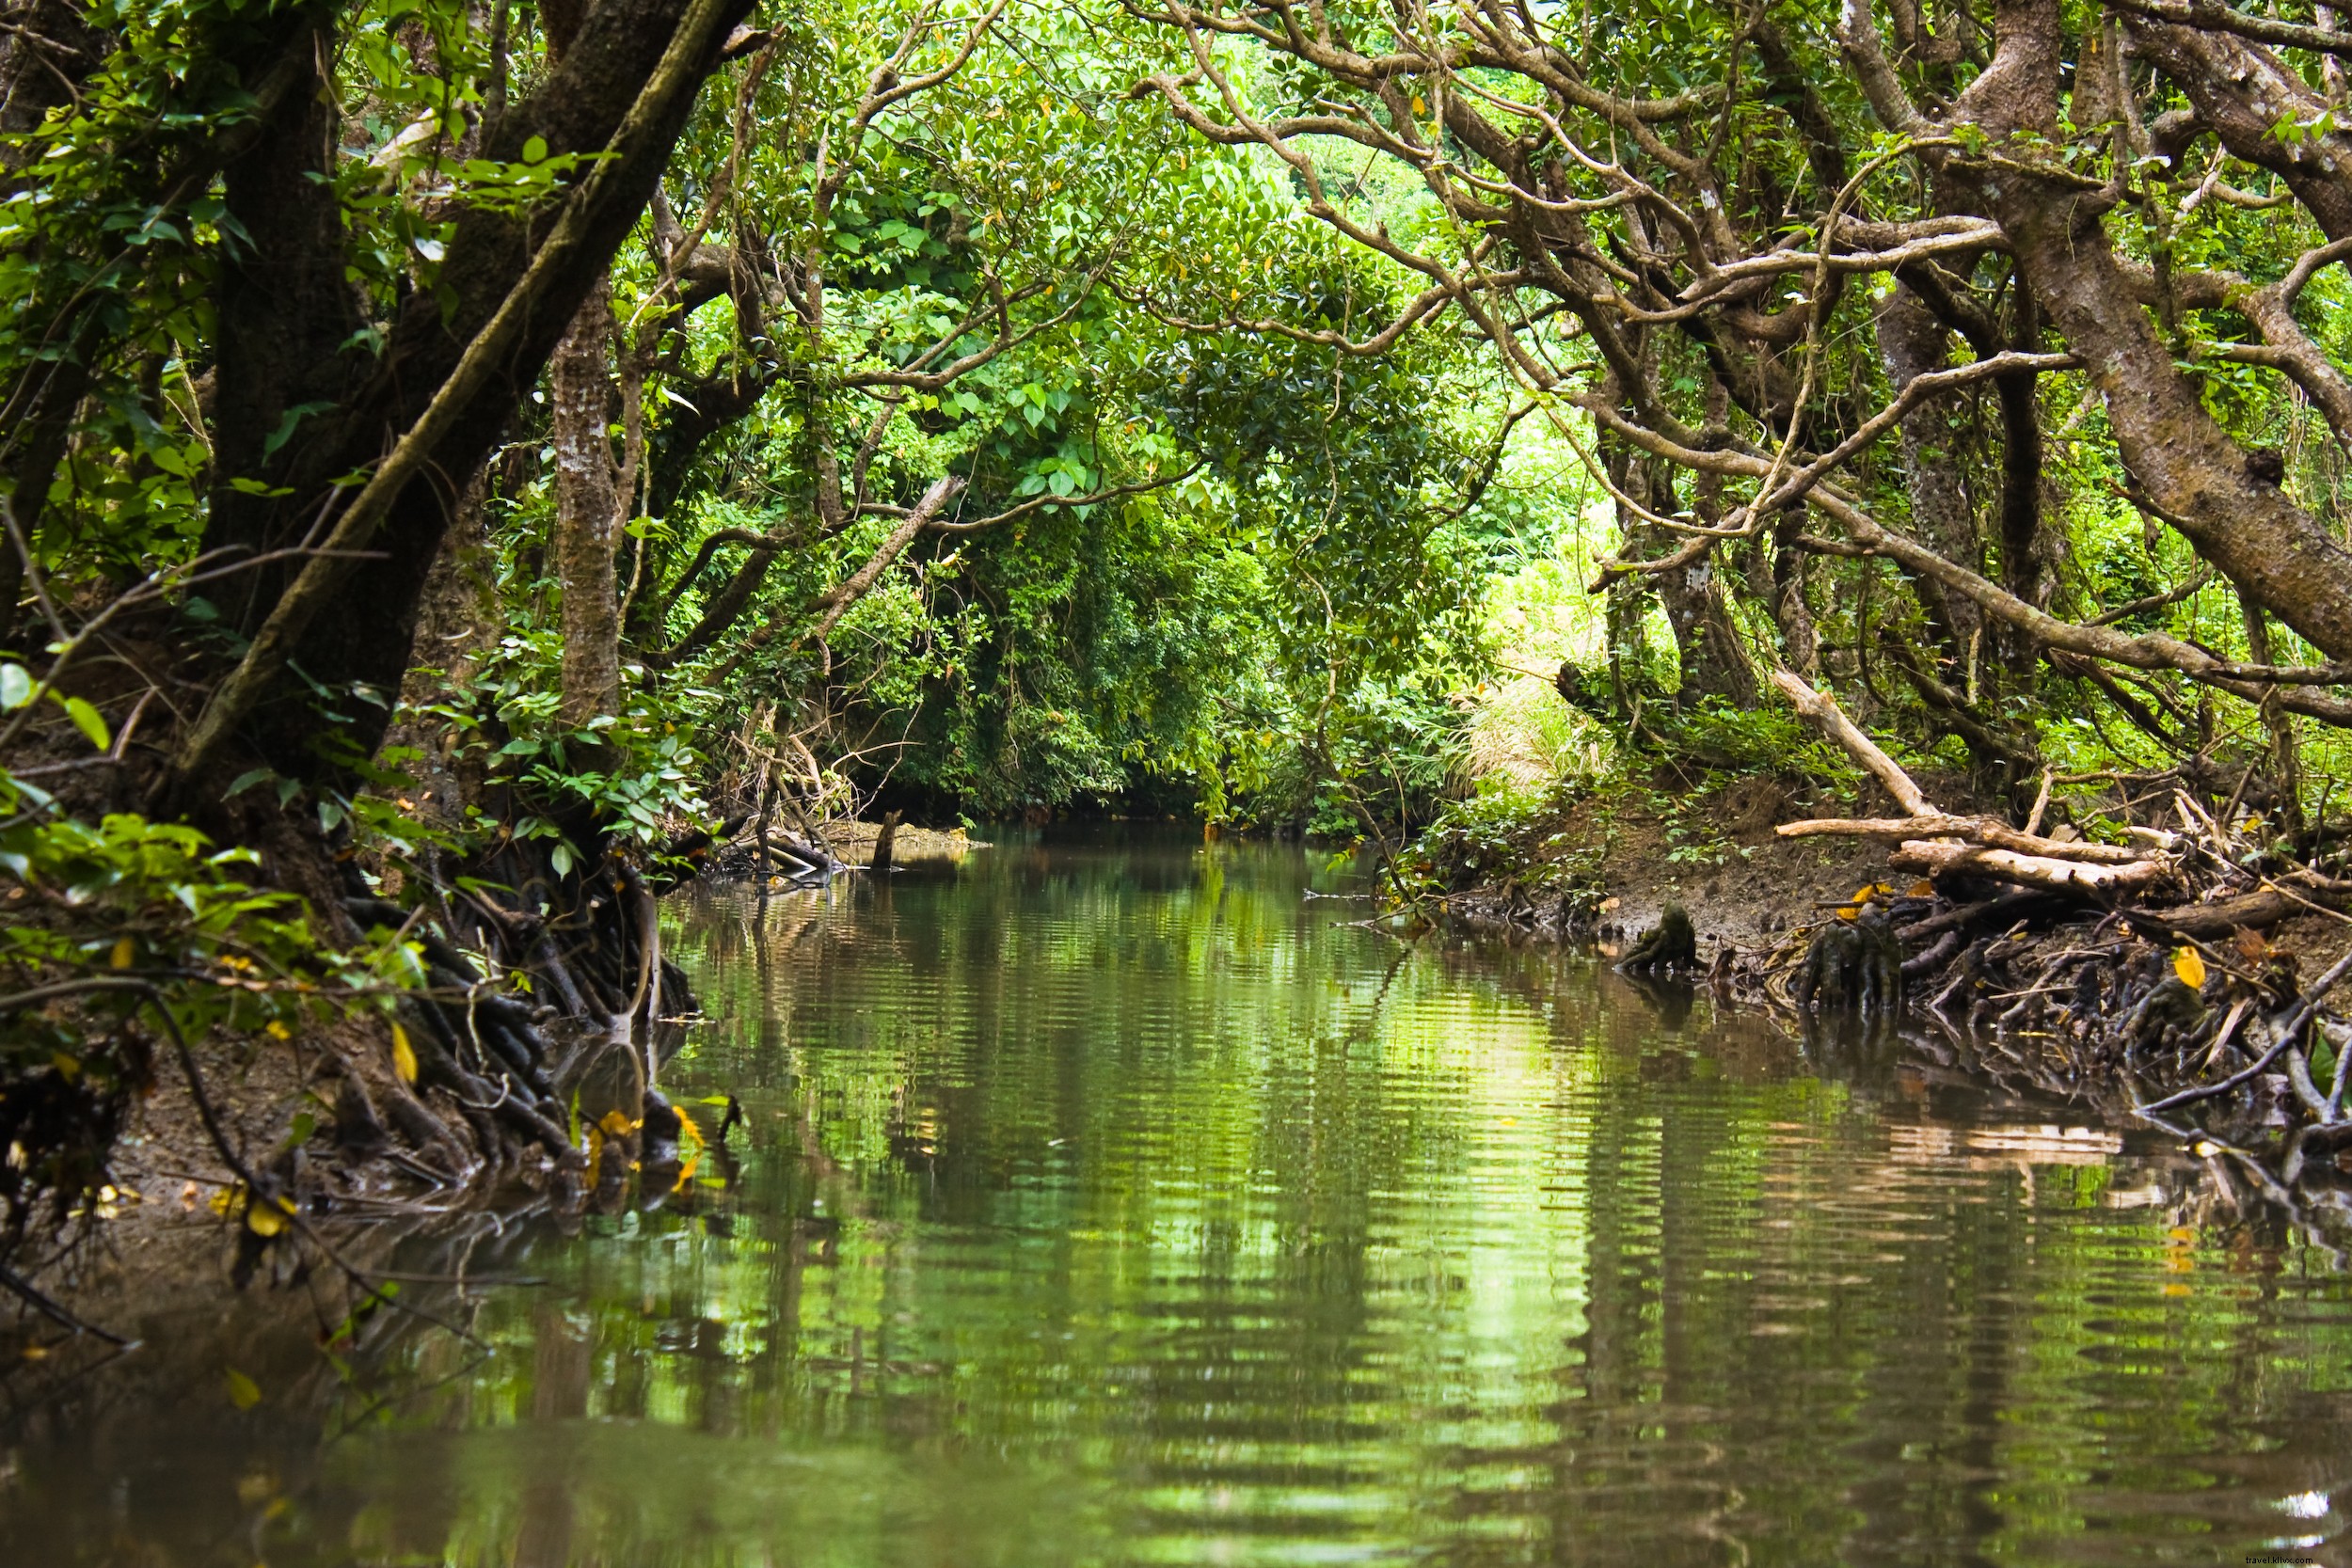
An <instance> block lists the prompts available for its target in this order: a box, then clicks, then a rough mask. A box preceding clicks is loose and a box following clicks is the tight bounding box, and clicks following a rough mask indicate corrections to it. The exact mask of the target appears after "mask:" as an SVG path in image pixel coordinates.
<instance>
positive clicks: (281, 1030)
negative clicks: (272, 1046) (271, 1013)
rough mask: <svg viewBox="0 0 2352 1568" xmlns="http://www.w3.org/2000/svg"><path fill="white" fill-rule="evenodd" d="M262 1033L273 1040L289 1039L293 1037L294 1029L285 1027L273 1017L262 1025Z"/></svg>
mask: <svg viewBox="0 0 2352 1568" xmlns="http://www.w3.org/2000/svg"><path fill="white" fill-rule="evenodd" d="M262 1033H263V1034H264V1035H267V1036H268V1037H270V1038H271V1039H274V1040H290V1039H292V1038H294V1031H293V1030H291V1029H289V1028H287V1027H286V1026H285V1025H284V1024H282V1023H280V1022H278V1021H277V1020H276V1019H274V1018H273V1019H271V1020H270V1021H269V1022H267V1023H264V1024H262Z"/></svg>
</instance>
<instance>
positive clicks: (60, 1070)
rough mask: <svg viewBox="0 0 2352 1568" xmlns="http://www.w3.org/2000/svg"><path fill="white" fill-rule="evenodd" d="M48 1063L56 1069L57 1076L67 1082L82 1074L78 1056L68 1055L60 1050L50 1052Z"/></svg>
mask: <svg viewBox="0 0 2352 1568" xmlns="http://www.w3.org/2000/svg"><path fill="white" fill-rule="evenodd" d="M49 1065H50V1066H51V1067H53V1068H56V1069H57V1076H58V1077H60V1078H62V1079H64V1080H65V1081H66V1082H67V1083H69V1084H71V1083H72V1082H73V1080H75V1079H76V1078H79V1077H81V1076H82V1063H81V1061H80V1059H79V1058H78V1057H73V1056H69V1055H67V1054H66V1053H64V1052H62V1051H58V1052H53V1053H51V1054H50V1057H49Z"/></svg>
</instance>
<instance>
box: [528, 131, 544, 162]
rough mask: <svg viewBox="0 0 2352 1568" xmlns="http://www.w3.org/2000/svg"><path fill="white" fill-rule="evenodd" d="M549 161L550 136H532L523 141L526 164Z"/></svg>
mask: <svg viewBox="0 0 2352 1568" xmlns="http://www.w3.org/2000/svg"><path fill="white" fill-rule="evenodd" d="M547 161H548V138H547V137H545V136H533V137H532V138H531V139H530V140H529V141H527V142H525V143H523V162H524V163H526V164H544V163H546V162H547Z"/></svg>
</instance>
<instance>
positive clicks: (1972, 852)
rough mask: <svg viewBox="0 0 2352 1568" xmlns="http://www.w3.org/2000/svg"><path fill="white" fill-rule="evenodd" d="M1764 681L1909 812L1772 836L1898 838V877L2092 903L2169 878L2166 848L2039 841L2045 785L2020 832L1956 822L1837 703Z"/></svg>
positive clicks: (1978, 819) (1781, 673) (1832, 821)
mask: <svg viewBox="0 0 2352 1568" xmlns="http://www.w3.org/2000/svg"><path fill="white" fill-rule="evenodd" d="M1772 684H1773V685H1774V686H1776V687H1778V688H1779V689H1781V691H1782V693H1783V694H1785V695H1786V696H1787V697H1788V700H1789V701H1790V702H1791V703H1793V704H1794V705H1796V709H1797V711H1798V712H1799V713H1801V714H1803V715H1804V717H1805V718H1806V719H1808V720H1810V721H1812V722H1813V723H1814V724H1815V725H1817V726H1818V727H1819V728H1820V730H1821V732H1822V733H1823V734H1824V735H1826V736H1829V738H1830V739H1832V740H1834V741H1836V743H1837V744H1838V745H1840V746H1842V747H1844V748H1845V749H1846V751H1847V752H1848V753H1850V754H1851V756H1852V757H1853V759H1854V760H1855V761H1856V762H1859V763H1860V764H1862V766H1863V767H1864V768H1866V769H1867V770H1868V772H1869V773H1870V775H1871V777H1873V778H1875V779H1877V780H1878V781H1879V783H1880V784H1883V785H1884V786H1885V787H1886V792H1887V794H1889V795H1891V796H1893V797H1894V799H1895V803H1896V804H1897V805H1899V806H1900V807H1902V809H1903V810H1904V811H1906V812H1908V813H1910V815H1909V816H1900V817H1884V816H1869V817H1817V818H1813V819H1811V820H1808V821H1804V822H1784V823H1782V824H1781V825H1780V826H1779V827H1778V828H1777V829H1775V830H1774V832H1778V833H1779V834H1780V836H1781V837H1783V838H1809V837H1815V836H1818V835H1822V834H1837V835H1842V836H1846V837H1858V838H1887V839H1893V840H1896V841H1897V844H1898V846H1899V847H1897V848H1896V850H1895V852H1894V854H1893V856H1892V857H1891V859H1892V861H1893V863H1895V864H1896V865H1898V866H1901V867H1903V868H1905V869H1906V870H1917V871H1924V872H1926V873H1927V874H1928V875H1929V876H1930V877H1931V878H1941V877H1956V876H1968V877H1975V878H1980V879H1985V880H1989V881H1998V882H2009V883H2012V884H2014V885H2016V886H2019V887H2028V888H2042V889H2047V890H2048V891H2050V892H2053V893H2065V894H2076V895H2090V896H2092V897H2097V896H2101V895H2108V894H2116V893H2136V892H2137V891H2139V890H2141V889H2143V888H2147V887H2152V886H2154V885H2156V884H2158V883H2160V882H2164V881H2166V880H2169V879H2170V878H2171V877H2172V876H2173V874H2174V872H2175V869H2176V862H2175V861H2174V859H2173V857H2172V856H2171V855H2170V854H2169V852H2168V851H2167V849H2166V848H2164V847H2154V846H2152V847H2148V848H2137V847H2131V846H2126V845H2114V844H2090V843H2084V842H2080V841H2068V840H2060V839H2055V838H2049V837H2045V836H2043V835H2042V833H2040V832H2035V831H2034V830H2036V829H2039V828H2040V827H2041V825H2042V811H2043V809H2044V808H2045V807H2046V805H2047V803H2048V793H2047V791H2048V787H2049V781H2048V780H2047V779H2046V778H2045V779H2044V781H2043V785H2042V788H2043V794H2042V798H2041V799H2040V800H2036V801H2035V803H2034V813H2033V816H2032V819H2031V822H2030V825H2029V826H2028V828H2027V829H2026V831H2024V832H2020V831H2019V830H2017V829H2015V828H2012V827H2010V825H2009V824H2008V823H2006V822H2003V821H2000V820H1999V819H1997V818H1994V817H1990V816H1955V815H1953V814H1951V813H1949V812H1946V811H1941V810H1939V809H1937V807H1936V806H1935V804H1934V803H1933V802H1932V801H1931V800H1929V799H1928V797H1927V794H1926V792H1925V791H1924V790H1922V789H1921V788H1920V787H1919V785H1918V784H1917V783H1916V782H1915V780H1914V779H1913V778H1912V777H1911V775H1910V774H1908V773H1906V772H1904V771H1903V769H1902V768H1901V766H1900V765H1899V764H1898V763H1897V762H1896V761H1895V759H1894V758H1892V757H1890V756H1888V755H1887V754H1886V753H1885V752H1883V751H1881V750H1880V749H1879V747H1878V745H1877V743H1876V742H1875V741H1873V740H1871V738H1870V737H1869V736H1867V735H1865V734H1863V733H1862V731H1861V729H1860V728H1859V727H1858V726H1857V725H1855V723H1854V721H1852V720H1851V719H1849V718H1847V717H1846V715H1845V712H1844V710H1842V709H1841V708H1839V707H1838V705H1837V703H1836V700H1835V699H1834V698H1832V697H1830V696H1829V695H1827V694H1826V693H1824V692H1820V691H1816V690H1814V689H1812V688H1811V687H1809V686H1807V685H1806V684H1805V683H1804V681H1803V680H1801V679H1799V678H1798V677H1797V676H1796V675H1794V674H1792V673H1789V672H1788V671H1787V670H1776V671H1774V672H1773V673H1772Z"/></svg>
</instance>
